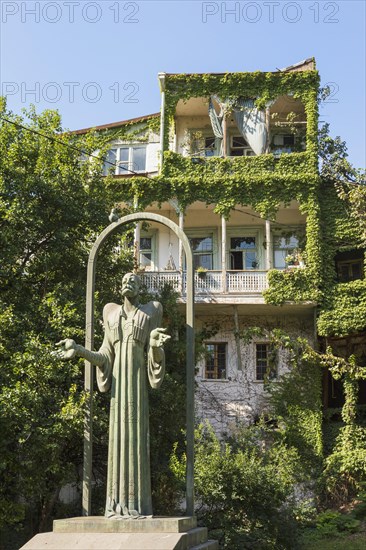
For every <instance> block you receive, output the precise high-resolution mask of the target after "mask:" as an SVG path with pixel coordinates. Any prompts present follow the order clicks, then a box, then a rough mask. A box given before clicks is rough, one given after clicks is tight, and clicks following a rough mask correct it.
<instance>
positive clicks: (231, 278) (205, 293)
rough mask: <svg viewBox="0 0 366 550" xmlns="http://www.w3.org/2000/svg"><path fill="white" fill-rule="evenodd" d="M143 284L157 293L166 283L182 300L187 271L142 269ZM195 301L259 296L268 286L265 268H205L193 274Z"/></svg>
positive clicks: (240, 299) (228, 301) (221, 300)
mask: <svg viewBox="0 0 366 550" xmlns="http://www.w3.org/2000/svg"><path fill="white" fill-rule="evenodd" d="M142 280H143V283H144V284H145V285H146V287H147V290H148V291H149V292H152V293H155V292H158V291H159V290H160V289H161V288H162V287H163V286H164V285H165V284H170V285H171V286H172V288H173V289H174V290H175V291H176V292H178V293H179V294H180V295H181V301H183V302H184V301H185V296H186V289H187V284H186V273H185V272H183V273H180V272H179V271H159V272H154V271H151V272H145V273H144V274H143V275H142ZM194 280H195V300H196V302H222V303H225V302H226V303H230V302H233V301H234V302H236V301H243V299H244V298H245V299H247V300H249V301H251V300H250V298H254V297H257V298H258V297H261V295H262V292H263V291H264V290H266V289H267V288H268V282H267V272H266V271H227V272H226V273H225V274H224V273H223V272H222V271H219V270H218V271H207V272H205V273H201V274H198V273H197V272H196V273H195V275H194Z"/></svg>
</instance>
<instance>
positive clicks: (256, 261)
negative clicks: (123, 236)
mask: <svg viewBox="0 0 366 550" xmlns="http://www.w3.org/2000/svg"><path fill="white" fill-rule="evenodd" d="M158 78H159V84H160V90H161V111H160V113H156V114H152V115H148V116H144V117H141V118H138V119H132V120H128V121H122V122H116V123H112V124H106V125H104V126H99V127H97V128H95V130H96V131H97V132H98V135H99V136H100V141H101V147H102V148H104V149H105V151H106V153H105V163H104V175H105V176H106V181H107V182H108V184H109V185H114V186H116V188H117V187H118V189H119V193H118V195H119V196H120V195H123V197H124V200H125V203H126V204H129V205H134V208H136V209H137V210H146V211H149V212H157V213H159V214H162V215H164V216H166V217H167V218H169V219H171V220H173V221H175V222H176V223H177V224H178V225H179V226H180V227H181V228H183V229H184V230H185V232H186V234H187V236H188V237H189V239H190V242H191V245H192V250H193V255H194V265H195V268H196V274H195V284H196V322H197V326H198V327H205V328H206V329H207V333H208V334H210V337H209V338H208V340H207V342H206V344H205V347H206V353H205V354H203V355H202V357H201V359H200V361H199V362H198V364H197V403H198V409H197V414H198V416H199V417H203V418H208V419H209V420H210V421H211V423H212V424H213V425H214V426H215V427H216V429H217V430H218V431H220V432H226V433H227V432H230V431H231V430H232V429H233V428H234V427H235V425H236V424H237V423H238V422H241V421H244V422H252V421H254V420H255V418H256V417H257V416H258V415H259V414H260V413H261V412H263V410H265V409H266V406H267V391H266V383H267V382H268V380H270V379H274V378H276V377H278V376H279V375H281V373H284V372H286V370H287V369H288V362H289V357H288V353H287V352H286V351H285V350H281V349H280V350H278V349H277V350H275V349H274V348H273V347H272V345H271V343H270V336H271V334H272V332H273V330H275V329H280V330H282V331H283V332H285V333H287V334H289V335H290V336H293V337H297V336H301V337H305V338H306V339H307V340H308V341H309V342H310V343H311V345H312V346H314V347H315V348H320V349H321V347H322V346H323V347H324V349H325V346H326V345H333V346H335V347H336V349H335V350H334V351H336V352H337V353H339V354H340V355H342V354H343V356H345V357H348V356H349V355H350V354H351V353H356V354H358V356H359V358H360V361H364V362H365V359H366V355H365V353H366V351H365V349H366V348H365V345H364V338H363V336H364V331H365V329H366V317H365V312H364V309H365V307H364V304H363V301H364V298H362V296H364V295H365V292H364V291H365V285H364V281H363V271H364V261H363V260H364V251H363V249H362V247H361V246H360V245H359V244H357V243H359V235H358V228H357V227H355V226H354V224H352V221H351V220H349V219H347V214H346V213H345V212H344V209H343V210H342V208H343V207H341V206H340V204H339V199H338V198H337V196H336V194H335V191H334V186H331V185H329V186H327V185H326V184H324V182H322V180H321V178H320V176H319V168H318V95H319V75H318V73H317V71H316V67H315V60H314V59H313V58H311V59H307V60H305V61H303V62H301V63H298V64H296V65H293V66H291V67H287V68H285V69H283V70H276V71H275V72H252V73H246V72H244V73H222V74H221V73H210V74H167V73H159V75H158ZM88 130H90V129H84V130H79V131H78V132H76V133H79V134H83V133H85V132H87V131H88ZM135 242H136V257H137V261H138V264H139V269H140V271H141V273H142V276H143V280H144V283H145V285H146V287H147V288H148V290H150V291H152V292H154V291H157V290H158V289H159V288H160V287H161V286H162V285H163V284H164V283H169V284H170V285H172V287H173V288H174V289H175V290H176V291H177V292H178V294H179V301H180V302H181V303H182V307H184V302H185V259H184V254H183V249H182V246H181V243H180V242H179V241H178V240H177V238H176V236H175V235H174V234H172V233H171V232H170V231H169V229H168V228H167V227H165V226H164V227H162V226H161V225H155V224H153V223H152V224H150V226H149V227H146V226H141V227H137V228H136V230H135ZM357 293H358V294H357ZM351 297H352V298H351ZM349 299H352V300H353V306H352V311H349V308H348V303H347V300H349ZM340 303H342V304H343V305H342V312H341V313H340V312H339V304H340ZM347 308H348V309H347ZM357 308H358V310H357ZM357 311H358V313H357ZM347 316H348V317H347ZM352 316H353V318H352V319H350V317H352ZM347 319H348V320H349V322H348V321H347ZM342 320H343V324H342ZM319 337H320V338H319ZM343 348H344V349H343ZM336 392H338V397H335V395H336ZM324 404H325V405H329V406H339V405H341V404H342V392H341V390H339V389H337V388H336V386H335V382H334V381H333V379H332V378H331V377H330V375H328V374H327V373H326V374H325V376H324Z"/></svg>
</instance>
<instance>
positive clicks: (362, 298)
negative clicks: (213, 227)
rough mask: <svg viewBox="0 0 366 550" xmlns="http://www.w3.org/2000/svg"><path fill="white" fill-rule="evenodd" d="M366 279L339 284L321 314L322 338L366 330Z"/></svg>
mask: <svg viewBox="0 0 366 550" xmlns="http://www.w3.org/2000/svg"><path fill="white" fill-rule="evenodd" d="M365 291H366V279H363V280H357V281H350V282H349V283H338V284H336V285H335V286H334V287H333V288H332V292H331V295H330V296H329V297H328V300H327V305H326V308H324V310H322V311H321V312H320V314H319V318H318V332H319V334H320V335H321V336H347V335H349V334H353V333H357V332H362V331H363V330H365V328H366V292H365Z"/></svg>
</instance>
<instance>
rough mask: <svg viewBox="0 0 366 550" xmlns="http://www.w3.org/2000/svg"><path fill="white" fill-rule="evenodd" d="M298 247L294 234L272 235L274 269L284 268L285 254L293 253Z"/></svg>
mask: <svg viewBox="0 0 366 550" xmlns="http://www.w3.org/2000/svg"><path fill="white" fill-rule="evenodd" d="M298 247H299V240H298V238H297V237H295V236H294V235H292V236H291V237H274V243H273V254H274V267H275V268H276V269H284V268H285V267H286V256H290V255H291V254H293V252H294V251H296V250H297V249H298Z"/></svg>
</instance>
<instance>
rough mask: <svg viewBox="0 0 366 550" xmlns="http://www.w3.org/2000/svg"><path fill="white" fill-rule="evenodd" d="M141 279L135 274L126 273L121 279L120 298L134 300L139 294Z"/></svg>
mask: <svg viewBox="0 0 366 550" xmlns="http://www.w3.org/2000/svg"><path fill="white" fill-rule="evenodd" d="M140 286H141V279H140V277H139V276H138V275H136V274H135V273H126V275H124V276H123V279H122V296H127V297H128V298H135V297H136V296H137V295H138V293H139V292H140Z"/></svg>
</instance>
